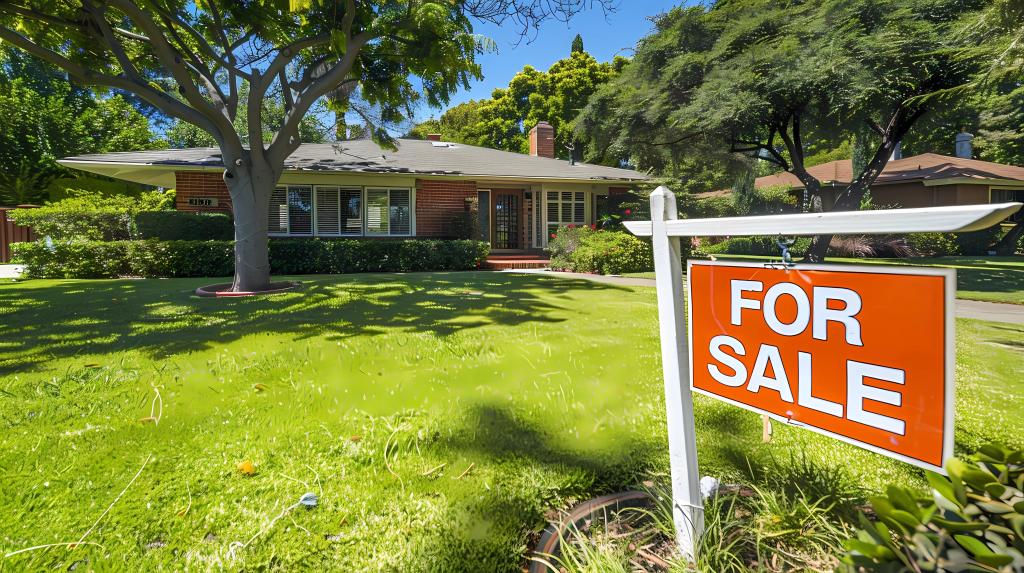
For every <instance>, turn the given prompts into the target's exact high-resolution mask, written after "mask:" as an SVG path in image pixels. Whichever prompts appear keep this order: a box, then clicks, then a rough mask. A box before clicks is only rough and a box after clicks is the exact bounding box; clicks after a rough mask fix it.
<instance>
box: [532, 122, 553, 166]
mask: <svg viewBox="0 0 1024 573" xmlns="http://www.w3.org/2000/svg"><path fill="white" fill-rule="evenodd" d="M530 155H532V156H534V157H550V158H551V159H554V158H555V128H553V127H551V124H550V123H548V122H546V121H541V122H539V123H537V125H535V126H534V127H533V129H531V130H530Z"/></svg>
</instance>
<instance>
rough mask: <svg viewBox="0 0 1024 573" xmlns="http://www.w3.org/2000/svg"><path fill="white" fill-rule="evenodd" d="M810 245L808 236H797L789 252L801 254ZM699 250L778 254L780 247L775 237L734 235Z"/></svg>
mask: <svg viewBox="0 0 1024 573" xmlns="http://www.w3.org/2000/svg"><path fill="white" fill-rule="evenodd" d="M810 246H811V238H810V237H798V238H797V239H796V242H794V243H793V245H792V246H790V247H789V252H790V253H791V254H792V255H793V256H794V257H795V256H802V255H803V254H804V253H806V252H807V249H808V248H810ZM701 250H703V251H704V252H705V253H709V254H714V255H759V256H766V257H768V256H773V257H777V256H780V255H781V253H782V249H781V248H780V247H779V245H778V243H776V238H775V237H734V238H732V239H727V240H725V241H722V242H720V243H715V244H713V245H701Z"/></svg>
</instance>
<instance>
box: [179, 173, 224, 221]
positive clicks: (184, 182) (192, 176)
mask: <svg viewBox="0 0 1024 573" xmlns="http://www.w3.org/2000/svg"><path fill="white" fill-rule="evenodd" d="M174 178H175V180H176V184H175V190H176V191H177V197H176V198H175V205H174V206H175V208H177V209H178V210H179V211H212V212H216V213H231V196H230V195H229V194H228V187H227V185H225V184H224V179H223V176H222V175H221V174H220V173H208V172H201V171H178V172H177V173H175V174H174ZM189 197H210V198H214V199H216V200H217V206H216V207H196V206H192V205H189V204H188V199H189Z"/></svg>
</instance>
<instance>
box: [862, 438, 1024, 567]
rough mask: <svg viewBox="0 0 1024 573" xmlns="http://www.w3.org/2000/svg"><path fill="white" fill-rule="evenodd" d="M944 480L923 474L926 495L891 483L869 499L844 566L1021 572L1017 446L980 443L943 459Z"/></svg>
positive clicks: (1020, 458) (1023, 520)
mask: <svg viewBox="0 0 1024 573" xmlns="http://www.w3.org/2000/svg"><path fill="white" fill-rule="evenodd" d="M946 470H947V471H948V472H949V478H946V477H943V476H941V475H939V474H936V473H931V472H929V474H928V483H929V485H930V486H931V489H932V496H931V498H921V497H920V496H918V495H916V494H915V492H914V491H912V490H910V489H907V488H905V487H901V486H896V485H893V486H890V487H889V488H888V489H887V490H886V495H885V496H879V497H874V498H871V504H872V506H873V507H874V509H875V513H876V514H877V516H878V521H877V522H875V523H871V522H869V521H868V520H867V519H866V518H863V517H862V518H861V531H860V532H859V533H858V534H857V538H856V539H851V540H848V541H847V542H846V543H845V545H846V548H847V550H848V552H847V554H846V555H844V556H843V564H844V565H843V571H849V572H859V571H866V572H872V571H879V572H883V571H900V570H910V571H950V572H960V571H992V572H998V571H1006V572H1010V571H1020V570H1021V569H1024V451H1022V450H1010V449H1007V448H1005V447H1001V446H996V445H989V446H984V447H982V448H981V450H980V451H979V452H978V453H977V454H975V455H974V456H973V457H972V458H971V459H969V460H968V461H961V460H958V459H953V460H950V462H949V463H948V464H947V467H946Z"/></svg>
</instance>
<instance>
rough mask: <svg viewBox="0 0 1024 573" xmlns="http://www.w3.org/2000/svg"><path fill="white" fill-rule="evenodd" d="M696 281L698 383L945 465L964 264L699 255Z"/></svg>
mask: <svg viewBox="0 0 1024 573" xmlns="http://www.w3.org/2000/svg"><path fill="white" fill-rule="evenodd" d="M688 283H689V305H688V306H689V314H690V385H691V387H692V388H693V390H695V391H697V392H701V393H703V394H707V395H710V396H713V397H715V398H718V399H721V400H725V401H727V402H730V403H732V404H735V405H737V406H741V407H744V408H747V409H750V410H754V411H756V412H761V413H764V414H768V415H770V416H772V417H773V418H776V419H780V420H784V421H786V422H789V423H792V424H797V425H801V426H804V427H807V428H809V429H812V430H814V431H817V432H820V433H823V434H827V435H829V436H833V437H836V438H838V439H841V440H844V441H847V442H850V443H852V444H856V445H859V446H862V447H864V448H867V449H869V450H872V451H875V452H878V453H881V454H884V455H887V456H890V457H894V458H897V459H900V460H903V461H906V462H909V463H912V464H915V465H918V466H921V467H925V468H928V469H932V470H935V471H942V466H943V464H944V462H945V461H946V459H947V458H948V457H950V456H951V455H952V451H953V368H954V362H953V357H954V348H953V340H954V338H953V324H954V323H953V292H954V286H955V283H956V275H955V273H954V271H952V270H950V269H921V268H913V267H889V266H885V267H882V266H878V267H872V266H815V265H797V266H796V267H792V268H786V267H782V266H778V265H775V266H772V265H765V264H763V263H761V264H747V263H722V262H706V261H690V263H689V268H688Z"/></svg>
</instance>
